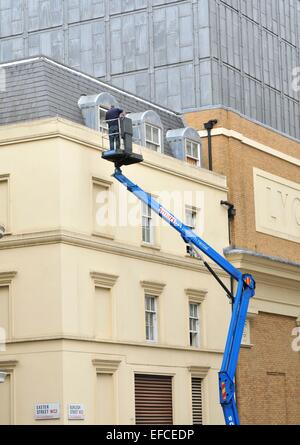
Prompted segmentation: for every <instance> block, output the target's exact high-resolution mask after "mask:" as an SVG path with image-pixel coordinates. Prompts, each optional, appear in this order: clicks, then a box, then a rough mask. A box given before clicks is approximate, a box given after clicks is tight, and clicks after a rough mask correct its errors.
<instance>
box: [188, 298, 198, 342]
mask: <svg viewBox="0 0 300 445" xmlns="http://www.w3.org/2000/svg"><path fill="white" fill-rule="evenodd" d="M192 306H195V307H196V315H195V314H194V315H193V314H191V307H192ZM191 321H194V322H195V324H196V328H195V329H191ZM189 345H190V346H191V347H194V348H199V347H200V304H199V303H196V302H194V301H189Z"/></svg>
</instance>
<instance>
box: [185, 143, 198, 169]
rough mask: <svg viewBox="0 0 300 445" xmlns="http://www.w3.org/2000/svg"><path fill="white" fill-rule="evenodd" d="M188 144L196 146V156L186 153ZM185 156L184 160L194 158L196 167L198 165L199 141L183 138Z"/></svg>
mask: <svg viewBox="0 0 300 445" xmlns="http://www.w3.org/2000/svg"><path fill="white" fill-rule="evenodd" d="M188 144H192V146H193V145H195V146H197V153H198V155H197V157H195V156H192V155H190V154H188V148H187V145H188ZM185 158H186V160H188V159H193V160H195V161H196V164H195V165H196V166H198V167H199V166H200V144H199V142H196V141H193V140H192V139H186V140H185Z"/></svg>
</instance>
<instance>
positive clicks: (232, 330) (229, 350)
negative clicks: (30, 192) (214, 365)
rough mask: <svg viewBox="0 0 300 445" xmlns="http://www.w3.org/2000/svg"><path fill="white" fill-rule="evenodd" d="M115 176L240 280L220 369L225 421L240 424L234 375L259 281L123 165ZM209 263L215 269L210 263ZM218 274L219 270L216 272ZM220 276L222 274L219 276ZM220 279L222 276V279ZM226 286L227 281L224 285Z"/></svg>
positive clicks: (193, 244) (221, 398)
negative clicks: (142, 185)
mask: <svg viewBox="0 0 300 445" xmlns="http://www.w3.org/2000/svg"><path fill="white" fill-rule="evenodd" d="M113 176H114V178H115V179H117V180H118V181H119V182H121V184H123V185H124V186H125V187H127V189H128V190H129V191H130V192H131V193H133V194H134V195H135V196H136V197H137V198H138V199H139V200H141V201H143V202H144V203H145V204H147V205H148V206H149V207H150V208H151V209H152V210H153V211H154V212H155V213H157V214H158V215H159V216H160V217H161V218H162V219H163V220H164V221H166V222H167V223H168V224H169V225H170V226H171V227H173V228H174V229H175V230H177V232H179V233H180V235H181V236H182V238H183V240H184V241H185V242H186V243H187V244H189V245H190V246H193V247H195V248H196V249H199V250H200V251H201V252H203V253H204V254H205V255H207V256H208V257H209V258H210V259H211V260H212V261H214V262H215V263H216V264H217V265H218V266H220V267H221V268H222V269H223V270H225V271H226V272H227V273H228V274H229V275H230V276H231V277H233V278H234V279H235V280H236V281H237V290H236V294H235V297H234V298H233V311H232V318H231V322H230V326H229V331H228V336H227V341H226V346H225V352H224V357H223V362H222V367H221V370H220V372H219V390H220V403H221V405H222V408H223V412H224V417H225V422H226V424H227V425H239V417H238V412H237V407H236V401H235V386H234V377H235V372H236V367H237V362H238V356H239V352H240V348H241V341H242V335H243V330H244V326H245V322H246V316H247V311H248V306H249V301H250V298H251V297H253V296H254V294H255V282H254V280H253V278H252V276H251V275H249V274H245V275H243V274H242V273H241V272H240V271H239V270H238V269H236V268H235V267H234V266H233V265H232V264H231V263H229V261H227V260H226V259H225V258H223V257H222V256H221V255H220V254H219V253H218V252H216V251H215V250H214V249H213V248H212V247H210V246H209V245H208V244H207V243H206V242H205V241H203V240H202V239H201V238H200V237H199V236H198V235H196V233H195V232H193V231H192V230H191V229H190V228H189V227H188V226H186V225H185V224H183V223H182V222H181V221H180V220H179V219H178V218H176V217H175V216H174V215H172V214H171V213H170V212H169V211H168V210H166V209H165V208H164V207H163V206H162V205H161V204H159V203H158V202H157V201H156V200H155V199H153V198H152V196H151V195H150V194H148V193H146V192H145V191H144V190H142V189H141V188H140V187H139V186H138V185H136V184H134V183H133V182H131V181H130V180H129V179H128V178H127V177H126V176H124V175H123V174H122V171H121V169H120V168H116V171H115V173H114V175H113ZM205 264H206V266H207V267H208V268H209V269H210V270H211V272H212V273H213V274H214V272H213V271H212V269H211V268H210V266H209V265H207V263H205ZM214 275H215V274H214ZM217 279H218V278H217ZM218 281H219V282H220V280H219V279H218ZM223 287H224V288H225V285H223Z"/></svg>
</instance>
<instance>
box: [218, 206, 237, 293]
mask: <svg viewBox="0 0 300 445" xmlns="http://www.w3.org/2000/svg"><path fill="white" fill-rule="evenodd" d="M220 204H221V205H222V206H225V207H227V209H228V239H229V245H230V246H231V244H232V235H231V223H232V221H233V220H234V218H235V216H236V208H235V207H234V204H232V203H231V202H228V201H221V203H220ZM230 290H231V293H232V295H234V280H233V278H232V277H230Z"/></svg>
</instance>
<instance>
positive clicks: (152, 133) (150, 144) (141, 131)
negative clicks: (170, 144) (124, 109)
mask: <svg viewBox="0 0 300 445" xmlns="http://www.w3.org/2000/svg"><path fill="white" fill-rule="evenodd" d="M127 117H129V118H130V119H131V120H132V123H133V131H134V134H133V137H134V141H135V143H137V144H140V145H143V146H145V147H147V148H149V149H150V150H153V151H156V152H158V153H162V152H163V139H164V137H163V125H162V122H161V119H160V116H159V115H158V114H157V113H156V112H155V111H152V110H147V111H144V112H142V113H131V114H128V116H127Z"/></svg>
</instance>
